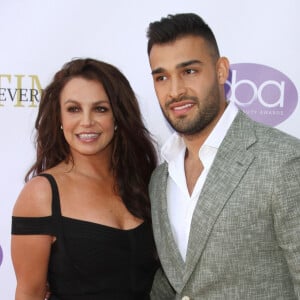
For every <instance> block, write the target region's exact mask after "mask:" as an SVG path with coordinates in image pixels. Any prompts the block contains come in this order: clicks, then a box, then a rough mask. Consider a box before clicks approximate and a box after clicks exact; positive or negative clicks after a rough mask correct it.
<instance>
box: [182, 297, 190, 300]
mask: <svg viewBox="0 0 300 300" xmlns="http://www.w3.org/2000/svg"><path fill="white" fill-rule="evenodd" d="M181 300H190V297H189V296H183V297H182V299H181Z"/></svg>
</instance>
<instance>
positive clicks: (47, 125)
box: [25, 58, 157, 220]
mask: <svg viewBox="0 0 300 300" xmlns="http://www.w3.org/2000/svg"><path fill="white" fill-rule="evenodd" d="M74 77H82V78H85V79H88V80H96V81H98V82H100V83H101V84H102V85H103V87H104V89H105V92H106V94H107V96H108V98H109V100H110V104H111V107H112V111H113V115H114V119H115V123H116V124H117V126H118V129H117V130H116V131H115V136H114V141H113V151H112V161H111V164H112V169H113V171H114V176H115V178H116V186H115V188H116V191H117V192H118V194H119V195H120V197H121V198H122V200H123V201H124V203H125V205H126V207H127V209H128V210H129V211H130V212H131V213H133V214H134V215H135V216H137V217H139V218H142V219H144V220H149V218H150V203H149V198H148V183H149V180H150V176H151V173H152V171H153V169H154V168H155V166H156V164H157V156H156V151H155V148H154V144H153V140H152V139H151V136H150V133H149V132H148V130H147V129H146V128H145V126H144V124H143V120H142V116H141V112H140V109H139V105H138V101H137V98H136V96H135V93H134V91H133V90H132V88H131V86H130V83H129V82H128V80H127V79H126V77H125V76H124V75H123V74H122V73H121V72H120V71H119V70H118V69H117V68H116V67H114V66H112V65H110V64H108V63H105V62H102V61H98V60H95V59H91V58H87V59H75V60H71V61H70V62H68V63H66V64H65V65H64V66H63V67H62V69H61V70H60V71H58V72H57V73H56V74H55V76H54V78H53V80H52V82H51V83H50V84H49V85H48V86H47V87H46V88H45V89H44V90H43V93H42V97H41V102H40V105H39V111H38V115H37V119H36V122H35V128H36V148H37V152H36V162H35V163H34V164H33V166H32V167H31V168H30V170H29V171H28V173H27V174H26V177H25V181H28V180H29V178H31V177H32V176H35V175H37V174H39V173H41V172H43V171H45V170H46V169H49V168H51V167H53V166H55V165H57V164H58V163H60V162H61V161H69V160H71V161H72V157H71V153H70V148H69V145H68V143H67V142H66V140H65V138H64V135H63V132H62V130H61V129H60V126H61V113H60V101H59V99H60V94H61V91H62V89H63V88H64V86H65V85H66V83H67V82H68V81H69V80H71V79H72V78H74Z"/></svg>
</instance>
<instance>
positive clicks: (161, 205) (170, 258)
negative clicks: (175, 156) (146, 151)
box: [150, 164, 184, 291]
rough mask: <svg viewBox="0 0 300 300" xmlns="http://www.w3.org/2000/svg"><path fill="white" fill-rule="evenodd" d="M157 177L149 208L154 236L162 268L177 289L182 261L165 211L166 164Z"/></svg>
mask: <svg viewBox="0 0 300 300" xmlns="http://www.w3.org/2000/svg"><path fill="white" fill-rule="evenodd" d="M157 178H158V180H159V183H156V188H155V189H153V188H152V189H150V193H151V198H152V199H153V200H152V204H151V206H152V207H151V210H152V223H153V230H154V238H155V243H156V246H157V249H158V254H159V258H160V261H161V264H162V268H163V270H164V272H165V273H166V275H167V278H168V280H169V281H170V283H171V285H172V286H173V288H174V289H175V290H176V291H179V289H180V287H181V286H182V278H183V272H184V261H183V259H182V257H181V255H180V253H179V250H178V247H177V244H176V242H175V240H174V237H173V233H172V229H171V224H170V221H169V216H168V211H167V197H166V194H167V192H166V187H167V180H168V167H167V164H163V165H162V169H161V170H160V173H159V174H158V175H157Z"/></svg>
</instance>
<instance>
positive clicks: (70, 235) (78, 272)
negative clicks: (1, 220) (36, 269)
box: [12, 174, 158, 300]
mask: <svg viewBox="0 0 300 300" xmlns="http://www.w3.org/2000/svg"><path fill="white" fill-rule="evenodd" d="M41 176H45V177H46V178H47V179H48V180H49V182H50V184H51V188H52V216H48V217H39V218H29V217H12V234H16V235H26V234H29V235H30V234H50V235H54V236H56V238H57V239H56V241H55V242H54V243H53V245H52V249H51V256H50V261H49V268H48V282H49V286H50V291H51V298H50V299H51V300H55V299H59V300H71V299H72V300H76V299H80V300H96V299H97V300H102V299H103V300H143V299H150V296H149V294H150V290H151V286H152V281H153V277H154V273H155V271H156V269H157V268H158V261H157V259H156V255H155V246H154V240H153V235H152V229H151V225H150V224H147V223H146V222H144V223H142V224H141V225H139V226H138V227H136V228H134V229H130V230H121V229H116V228H112V227H109V226H105V225H100V224H96V223H92V222H87V221H83V220H77V219H72V218H68V217H65V216H62V215H61V209H60V199H59V193H58V188H57V184H56V182H55V180H54V178H53V177H52V176H51V175H49V174H41ZM25 259H26V258H25Z"/></svg>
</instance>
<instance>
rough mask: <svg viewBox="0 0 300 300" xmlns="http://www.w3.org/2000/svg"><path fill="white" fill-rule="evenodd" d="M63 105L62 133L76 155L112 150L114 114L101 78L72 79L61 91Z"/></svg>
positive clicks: (108, 153)
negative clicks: (97, 79) (99, 79)
mask: <svg viewBox="0 0 300 300" xmlns="http://www.w3.org/2000/svg"><path fill="white" fill-rule="evenodd" d="M60 108H61V123H62V127H63V133H64V136H65V139H66V141H67V143H68V144H69V146H70V150H71V153H72V155H73V157H75V156H76V155H78V154H79V155H89V156H90V155H99V154H104V155H110V154H111V142H112V140H113V137H114V126H115V124H114V116H113V112H112V108H111V105H110V101H109V98H108V96H107V94H106V92H105V90H104V88H103V85H102V84H101V83H100V82H98V81H96V80H87V79H85V78H82V77H75V78H73V79H71V80H70V81H69V82H68V83H67V84H66V85H65V86H64V88H63V89H62V91H61V94H60Z"/></svg>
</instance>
